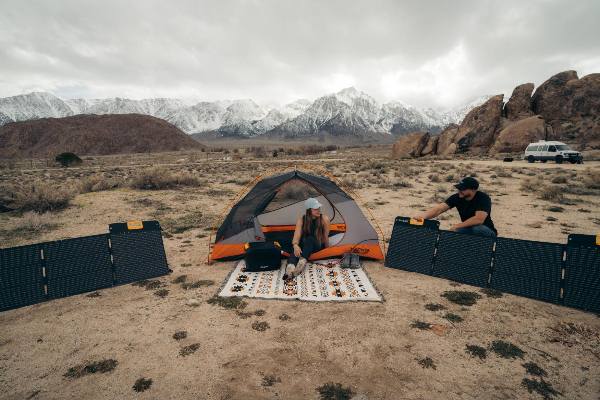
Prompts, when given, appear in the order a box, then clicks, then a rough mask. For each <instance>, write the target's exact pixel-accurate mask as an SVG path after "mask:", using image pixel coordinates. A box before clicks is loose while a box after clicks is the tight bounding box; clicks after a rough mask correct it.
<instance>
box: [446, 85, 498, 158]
mask: <svg viewBox="0 0 600 400" xmlns="http://www.w3.org/2000/svg"><path fill="white" fill-rule="evenodd" d="M503 99H504V95H502V94H499V95H496V96H493V97H490V98H489V99H488V101H486V102H485V103H483V104H482V105H480V106H479V107H475V108H474V109H472V110H471V111H470V112H469V113H468V114H467V116H466V117H465V119H464V120H463V122H462V123H461V124H460V127H459V128H458V132H457V133H456V137H455V139H454V143H456V146H457V149H456V150H457V152H458V153H466V152H469V153H473V154H484V153H487V151H488V150H489V148H490V146H491V145H492V144H493V143H494V138H495V136H494V135H495V133H496V130H497V128H498V126H499V125H500V118H501V117H502V108H503V106H504V102H503Z"/></svg>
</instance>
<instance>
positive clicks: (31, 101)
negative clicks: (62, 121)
mask: <svg viewBox="0 0 600 400" xmlns="http://www.w3.org/2000/svg"><path fill="white" fill-rule="evenodd" d="M0 113H2V114H3V115H4V119H7V118H8V119H9V120H12V121H26V120H30V119H39V118H52V117H53V118H59V117H66V116H69V115H73V111H72V110H71V108H70V107H69V106H68V105H67V104H66V103H65V102H64V101H62V100H61V99H59V98H58V97H56V96H54V95H52V94H50V93H45V92H32V93H29V94H22V95H18V96H11V97H5V98H0Z"/></svg>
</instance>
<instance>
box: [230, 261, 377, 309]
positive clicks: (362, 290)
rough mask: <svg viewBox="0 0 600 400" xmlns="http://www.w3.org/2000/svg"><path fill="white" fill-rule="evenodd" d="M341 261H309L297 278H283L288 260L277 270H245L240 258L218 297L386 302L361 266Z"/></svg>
mask: <svg viewBox="0 0 600 400" xmlns="http://www.w3.org/2000/svg"><path fill="white" fill-rule="evenodd" d="M339 263H340V260H333V261H332V260H325V261H317V262H315V263H311V264H308V265H307V266H306V268H305V269H304V272H302V274H300V275H299V276H297V277H296V278H294V279H292V280H289V281H284V280H283V275H284V272H285V261H283V262H282V265H281V268H280V269H279V270H275V271H264V272H246V270H245V269H246V268H245V266H246V265H245V263H244V261H243V260H242V261H240V262H239V263H238V264H237V265H236V267H235V269H234V270H233V272H232V273H231V275H230V276H229V279H228V280H227V282H226V283H225V285H224V286H223V288H222V289H221V292H220V293H219V296H223V297H233V296H247V297H257V298H263V299H298V300H304V301H383V299H382V297H381V296H380V295H379V293H378V292H377V290H376V289H375V287H374V286H373V284H372V283H371V281H370V280H369V278H368V276H367V274H366V273H365V271H364V270H363V269H362V268H359V269H344V268H340V266H339Z"/></svg>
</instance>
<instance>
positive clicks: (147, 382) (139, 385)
mask: <svg viewBox="0 0 600 400" xmlns="http://www.w3.org/2000/svg"><path fill="white" fill-rule="evenodd" d="M150 386H152V379H146V378H140V379H138V380H137V381H135V383H134V384H133V390H134V391H135V392H138V393H139V392H145V391H146V390H148V389H150Z"/></svg>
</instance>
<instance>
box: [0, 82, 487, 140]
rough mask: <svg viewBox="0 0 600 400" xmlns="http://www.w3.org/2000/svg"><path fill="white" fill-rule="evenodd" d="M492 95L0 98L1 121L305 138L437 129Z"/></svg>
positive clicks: (352, 93)
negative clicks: (119, 121)
mask: <svg viewBox="0 0 600 400" xmlns="http://www.w3.org/2000/svg"><path fill="white" fill-rule="evenodd" d="M488 98H489V96H483V97H481V98H478V99H475V100H474V101H472V102H469V103H468V104H465V105H463V106H460V107H457V108H454V109H451V110H446V111H438V110H434V109H431V108H426V109H420V108H417V107H413V106H410V105H406V104H404V103H402V102H399V101H395V102H389V103H384V104H380V103H378V102H377V101H376V100H375V99H373V98H372V97H371V96H369V95H368V94H366V93H364V92H360V91H358V90H357V89H355V88H354V87H350V88H346V89H343V90H341V91H339V92H337V93H332V94H328V95H325V96H322V97H319V98H317V99H316V100H314V101H312V102H311V101H309V100H305V99H301V100H297V101H294V102H292V103H289V104H286V105H284V106H283V107H278V108H269V109H266V108H263V107H261V106H260V105H258V104H257V103H256V102H254V101H253V100H251V99H241V100H225V101H213V102H199V103H196V104H194V105H187V104H185V102H183V101H182V100H180V99H169V98H154V99H142V100H133V99H126V98H119V97H117V98H108V99H67V100H62V99H60V98H58V97H56V96H54V95H52V94H50V93H46V92H33V93H29V94H24V95H18V96H11V97H5V98H0V125H4V124H7V123H10V122H18V121H29V120H34V119H39V118H61V117H67V116H73V115H79V114H96V115H105V114H143V115H149V116H153V117H157V118H161V119H164V120H165V121H168V122H170V123H172V124H173V125H175V126H176V127H178V128H179V129H181V130H182V131H184V132H186V133H188V134H192V133H194V134H195V135H194V137H196V138H202V137H203V136H205V137H207V138H208V137H257V136H260V135H266V136H281V137H283V138H301V137H306V136H311V135H315V134H319V133H328V134H331V135H334V136H362V137H373V138H376V137H378V136H381V135H383V136H386V135H388V136H389V135H390V134H391V135H402V134H405V133H408V132H413V131H423V130H425V131H431V132H432V133H436V132H439V131H441V130H442V129H444V128H445V127H446V126H447V125H449V124H451V123H459V122H460V121H461V120H462V119H463V118H464V116H465V115H466V114H467V113H468V112H469V111H470V110H471V109H472V108H473V107H475V106H478V105H480V104H481V103H483V102H485V101H486V100H487V99H488Z"/></svg>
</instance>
